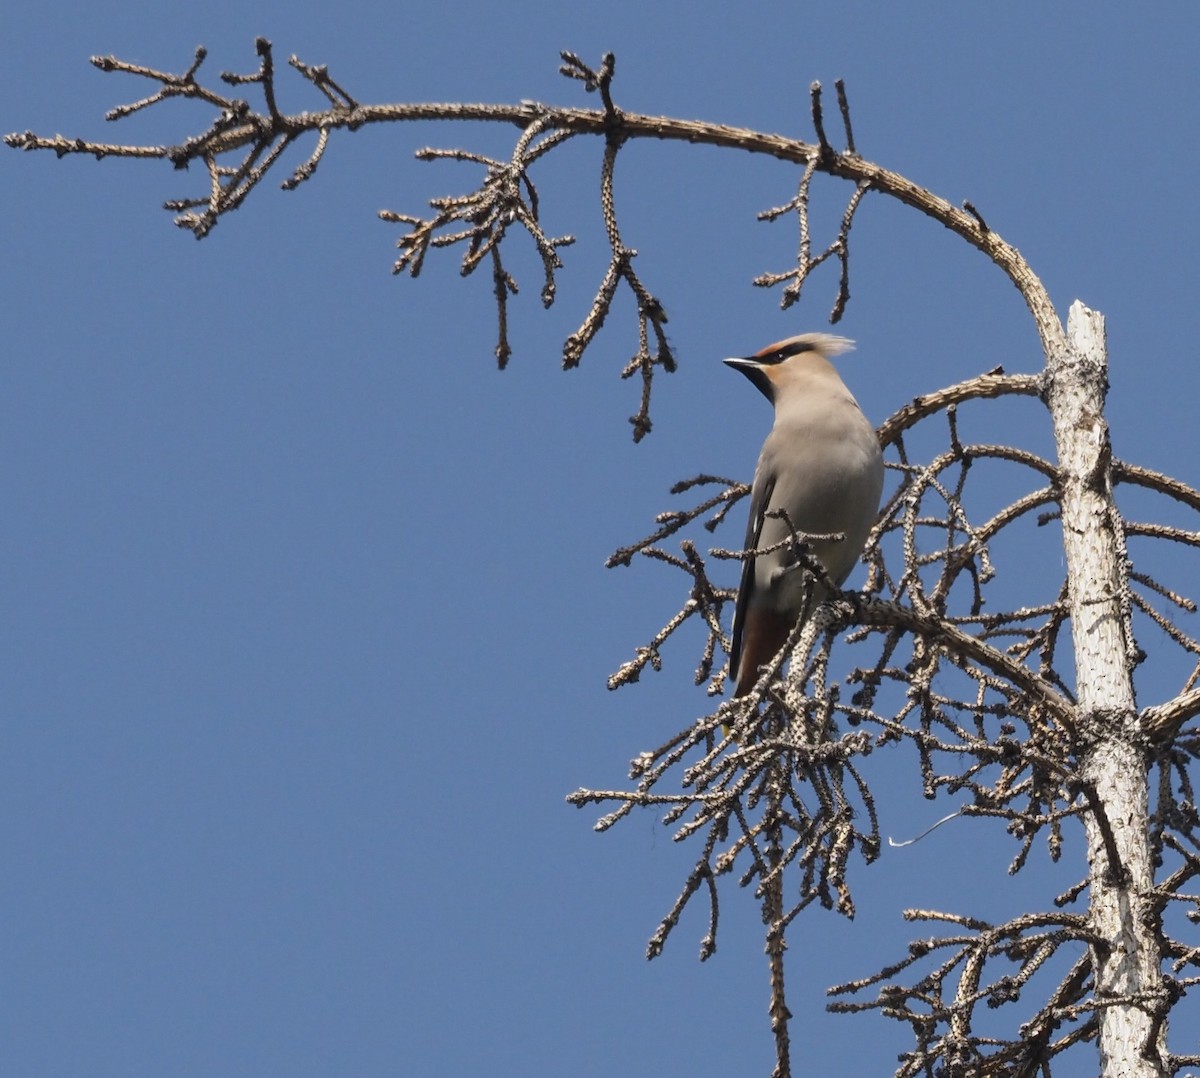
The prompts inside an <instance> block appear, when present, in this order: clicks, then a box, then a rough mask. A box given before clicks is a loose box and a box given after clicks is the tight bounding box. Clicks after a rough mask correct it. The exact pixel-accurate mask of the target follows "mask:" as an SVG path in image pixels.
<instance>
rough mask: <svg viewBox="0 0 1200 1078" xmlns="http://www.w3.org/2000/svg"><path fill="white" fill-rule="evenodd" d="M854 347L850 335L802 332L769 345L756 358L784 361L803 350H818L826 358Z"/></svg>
mask: <svg viewBox="0 0 1200 1078" xmlns="http://www.w3.org/2000/svg"><path fill="white" fill-rule="evenodd" d="M853 348H854V342H853V341H852V340H850V338H849V337H839V336H838V335H837V334H836V333H800V334H797V335H796V336H795V337H788V338H787V339H786V340H782V341H776V342H775V343H774V344H769V345H767V347H766V348H764V349H763V350H762V351H761V352H759V353H758V355H756V356H755V357H754V358H755V359H756V360H758V362H759V363H782V362H783V361H784V360H785V359H790V358H791V357H792V356H798V355H800V354H801V353H802V352H816V353H817V354H818V355H820V356H821V357H822V358H824V359H832V358H833V357H834V356H840V355H841V354H842V353H843V352H849V351H850V350H851V349H853Z"/></svg>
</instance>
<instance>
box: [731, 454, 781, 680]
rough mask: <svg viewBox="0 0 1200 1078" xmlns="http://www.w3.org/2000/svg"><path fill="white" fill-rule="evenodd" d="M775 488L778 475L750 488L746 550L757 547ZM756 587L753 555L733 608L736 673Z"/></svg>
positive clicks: (733, 665) (733, 666) (744, 568)
mask: <svg viewBox="0 0 1200 1078" xmlns="http://www.w3.org/2000/svg"><path fill="white" fill-rule="evenodd" d="M774 490H775V479H774V477H771V478H770V479H764V480H763V481H762V483H761V484H760V483H759V482H758V481H757V477H756V480H755V484H754V488H753V489H752V490H751V492H750V519H749V520H747V521H746V543H745V546H744V547H743V548H742V549H743V550H754V549H756V548H757V546H758V541H759V539H760V538H761V536H762V529H763V521H764V520H765V519H766V514H767V509H768V508H770V505H771V494H772V493H773V492H774ZM753 589H754V558H752V557H750V558H746V560H745V561H743V562H742V581H741V583H740V584H739V585H738V595H737V606H736V607H735V608H734V612H733V643H732V645H731V646H730V649H729V670H730V673H732V674H735V675H736V674H737V671H738V660H739V659H741V657H742V630H743V629H744V628H745V627H746V610H747V608H748V607H749V606H750V593H751V592H752V591H753Z"/></svg>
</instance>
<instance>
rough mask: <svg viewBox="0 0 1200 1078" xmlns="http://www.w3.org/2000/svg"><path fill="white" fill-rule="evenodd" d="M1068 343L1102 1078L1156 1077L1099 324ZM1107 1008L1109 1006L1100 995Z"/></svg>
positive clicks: (1139, 747) (1071, 323) (1066, 533)
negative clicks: (1113, 1077) (1108, 1002)
mask: <svg viewBox="0 0 1200 1078" xmlns="http://www.w3.org/2000/svg"><path fill="white" fill-rule="evenodd" d="M1067 337H1068V347H1067V349H1066V350H1065V351H1064V352H1063V353H1061V354H1059V355H1054V356H1051V357H1050V365H1049V367H1048V375H1049V381H1048V383H1047V384H1048V392H1047V399H1048V403H1049V405H1050V409H1051V413H1052V415H1053V418H1054V432H1055V440H1056V442H1057V446H1058V454H1059V465H1060V469H1061V471H1060V474H1061V477H1062V484H1063V490H1062V492H1061V506H1062V529H1063V545H1064V548H1065V551H1066V558H1067V572H1068V578H1069V580H1070V605H1071V628H1072V639H1073V641H1074V646H1075V669H1076V677H1077V689H1076V691H1077V694H1078V698H1079V716H1080V723H1081V728H1080V730H1079V731H1078V734H1079V739H1080V746H1081V751H1082V759H1081V766H1080V781H1081V786H1082V792H1083V796H1084V797H1085V799H1086V800H1087V801H1088V802H1089V805H1090V811H1088V812H1087V813H1085V815H1084V820H1085V826H1086V830H1087V840H1088V864H1089V883H1090V888H1091V911H1090V913H1091V926H1092V929H1093V930H1094V932H1095V934H1096V937H1097V942H1096V943H1094V944H1093V947H1092V956H1093V970H1094V977H1095V999H1096V1002H1097V1003H1099V1004H1101V1005H1100V1007H1099V1009H1098V1014H1097V1017H1098V1019H1099V1047H1100V1062H1101V1067H1100V1073H1101V1074H1102V1075H1104V1076H1106V1078H1112V1076H1117V1075H1120V1076H1121V1078H1133V1076H1138V1078H1161V1076H1163V1075H1165V1074H1167V1073H1168V1072H1167V1069H1166V1067H1165V1064H1164V1056H1165V1031H1166V1023H1165V1019H1164V1018H1163V1015H1164V1014H1165V1011H1163V1010H1161V1009H1160V1008H1162V1005H1163V1003H1164V1002H1165V1001H1163V1000H1162V998H1161V997H1162V991H1163V985H1162V981H1161V974H1160V968H1161V955H1160V953H1159V942H1158V940H1157V938H1156V935H1155V931H1154V918H1153V916H1151V913H1152V911H1151V910H1150V909H1149V899H1150V895H1151V890H1152V888H1153V886H1154V882H1153V877H1152V857H1151V851H1150V841H1149V835H1148V833H1147V827H1146V821H1147V804H1148V797H1147V778H1146V776H1147V771H1146V744H1145V738H1144V736H1143V733H1142V730H1141V728H1140V725H1139V723H1138V721H1137V711H1136V705H1135V701H1134V693H1133V668H1132V658H1133V651H1134V645H1133V641H1132V639H1131V636H1130V633H1129V632H1128V625H1129V610H1128V608H1127V605H1126V602H1125V600H1124V597H1125V596H1127V595H1128V594H1129V591H1128V584H1127V580H1126V564H1125V562H1126V559H1125V553H1124V546H1123V541H1122V538H1121V535H1122V533H1121V527H1120V520H1119V518H1118V517H1117V511H1116V507H1115V503H1114V501H1113V495H1112V475H1111V460H1112V451H1111V446H1110V444H1109V437H1108V425H1107V423H1106V422H1105V420H1104V396H1105V392H1106V390H1107V388H1108V376H1107V371H1108V366H1107V353H1106V348H1105V338H1104V317H1103V315H1101V314H1099V313H1098V312H1095V311H1091V310H1089V309H1088V308H1087V307H1085V306H1084V305H1083V304H1082V303H1080V302H1078V301H1077V302H1076V303H1074V304H1072V306H1071V311H1070V316H1069V318H1068V321H1067ZM1106 999H1107V1000H1109V1001H1111V1004H1110V1005H1108V1006H1105V1005H1104V1001H1105V1000H1106Z"/></svg>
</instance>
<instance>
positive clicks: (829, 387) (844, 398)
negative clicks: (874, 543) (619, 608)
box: [725, 333, 883, 697]
mask: <svg viewBox="0 0 1200 1078" xmlns="http://www.w3.org/2000/svg"><path fill="white" fill-rule="evenodd" d="M853 347H854V342H853V341H849V340H847V339H846V338H845V337H835V336H833V335H832V334H830V333H802V334H800V336H798V337H790V338H789V339H788V340H786V341H780V342H779V343H778V344H772V345H769V346H768V347H766V348H764V349H763V350H762V351H761V352H759V353H758V354H757V355H753V356H750V357H749V358H747V359H727V360H725V362H726V363H728V364H729V366H731V367H733V368H734V369H735V370H739V371H741V372H742V374H744V375H745V376H746V377H747V378H749V379H750V381H751V382H753V383H754V385H755V386H756V387H757V388H758V389H759V390H761V391H762V393H763V395H764V396H766V398H767V399H768V400H769V401H771V403H772V404H774V405H775V425H774V426H773V427H772V428H771V433H770V434H768V435H767V440H766V442H764V443H763V447H762V453H761V454H760V456H759V458H758V467H757V468H756V469H755V472H754V486H753V488H752V489H751V492H750V521H749V524H748V526H747V528H746V546H745V549H746V550H763V549H766V548H768V547H772V546H775V545H777V544H779V543H783V542H786V540H787V539H788V538H789V536H790V531H789V525H790V527H791V529H794V530H795V531H797V532H800V533H806V534H809V535H833V534H842V535H844V536H845V538H844V539H842V540H841V541H831V540H816V541H813V542H811V543H810V544H809V549H810V550H811V552H812V553H813V554H814V555H815V556H816V557H817V558H818V559H819V560H820V562H821V564H822V565H823V566H824V567H825V571H826V572H827V573H828V574H829V580H830V581H831V582H832V583H833V584H834V585H836V586H838V587H840V586H841V584H842V581H844V580H845V579H846V577H847V576H849V575H850V570H851V569H853V568H854V564H855V562H857V561H858V557H859V555H860V554H861V553H862V549H863V545H864V544H865V543H866V540H867V534H868V533H869V532H870V530H871V526H872V525H873V524H874V523H875V518H876V516H877V514H878V513H879V498H880V495H881V493H882V492H883V456H882V454H881V453H880V450H879V439H878V438H877V437H876V435H875V428H874V427H872V426H871V424H870V423H869V422H867V418H866V416H864V415H863V414H862V412H861V411H860V410H859V407H858V402H857V401H856V400H855V399H854V398H853V397H852V396H851V395H850V390H848V389H847V388H846V386H845V384H844V383H843V382H842V380H841V378H839V377H838V373H837V371H836V370H834V367H833V364H832V363H830V362H829V360H830V358H831V357H833V356H836V355H838V354H839V353H841V352H845V351H847V350H848V349H850V348H853ZM771 510H784V511H785V512H786V513H787V519H786V520H785V519H783V518H782V517H777V516H767V513H768V512H770V511H771ZM796 561H797V558H796V556H795V553H794V552H793V551H792V550H790V549H789V548H788V547H787V546H783V547H781V548H780V549H778V550H775V551H773V552H772V553H770V554H762V555H760V556H758V557H754V558H747V559H746V561H744V562H743V563H742V582H741V586H740V587H739V589H738V597H737V610H736V612H735V614H734V618H733V648H732V650H731V651H730V655H729V670H730V674H731V676H732V677H733V678H734V679H735V681H736V685H737V687H736V689H735V691H734V696H735V697H738V696H744V695H746V693H748V692H749V691H750V690H751V689H752V688H753V687H754V683H755V682H756V681H757V680H758V677H759V674H760V672H761V669H760V668H761V667H763V666H765V665H766V664H767V663H769V662H771V660H772V659H774V658H775V656H776V655H777V654H778V653H779V650H780V649H781V648H782V647H783V645H784V644H785V643H786V642H787V638H788V634H789V633H791V631H792V629H793V628H795V626H796V623H797V621H799V620H800V619H801V618H804V617H807V616H808V614H809V613H810V612H811V611H812V610H813V609H815V607H816V606H817V604H818V603H820V602H821V601H822V600H823V599H825V598H826V597H827V596H828V595H829V593H830V589H829V587H828V585H825V584H822V583H821V582H820V581H818V580H817V579H816V578H815V577H814V576H813V575H812V574H811V573H807V572H804V571H803V570H800V569H799V568H798V567H796V564H795V563H796Z"/></svg>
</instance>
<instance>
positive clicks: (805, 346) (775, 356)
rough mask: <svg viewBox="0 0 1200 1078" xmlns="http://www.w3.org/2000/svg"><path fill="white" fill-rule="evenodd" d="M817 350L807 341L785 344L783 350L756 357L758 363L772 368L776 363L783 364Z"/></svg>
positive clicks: (779, 349) (778, 349)
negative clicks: (801, 354) (794, 357)
mask: <svg viewBox="0 0 1200 1078" xmlns="http://www.w3.org/2000/svg"><path fill="white" fill-rule="evenodd" d="M816 350H817V346H816V345H815V344H810V343H808V342H807V341H793V342H792V343H791V344H785V345H784V346H783V347H782V348H776V349H775V350H774V351H773V352H768V353H767V354H766V355H765V356H758V357H756V362H758V363H762V364H763V365H764V366H771V365H772V364H775V363H782V362H783V361H784V360H785V359H791V358H792V356H798V355H800V353H801V352H815V351H816Z"/></svg>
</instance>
